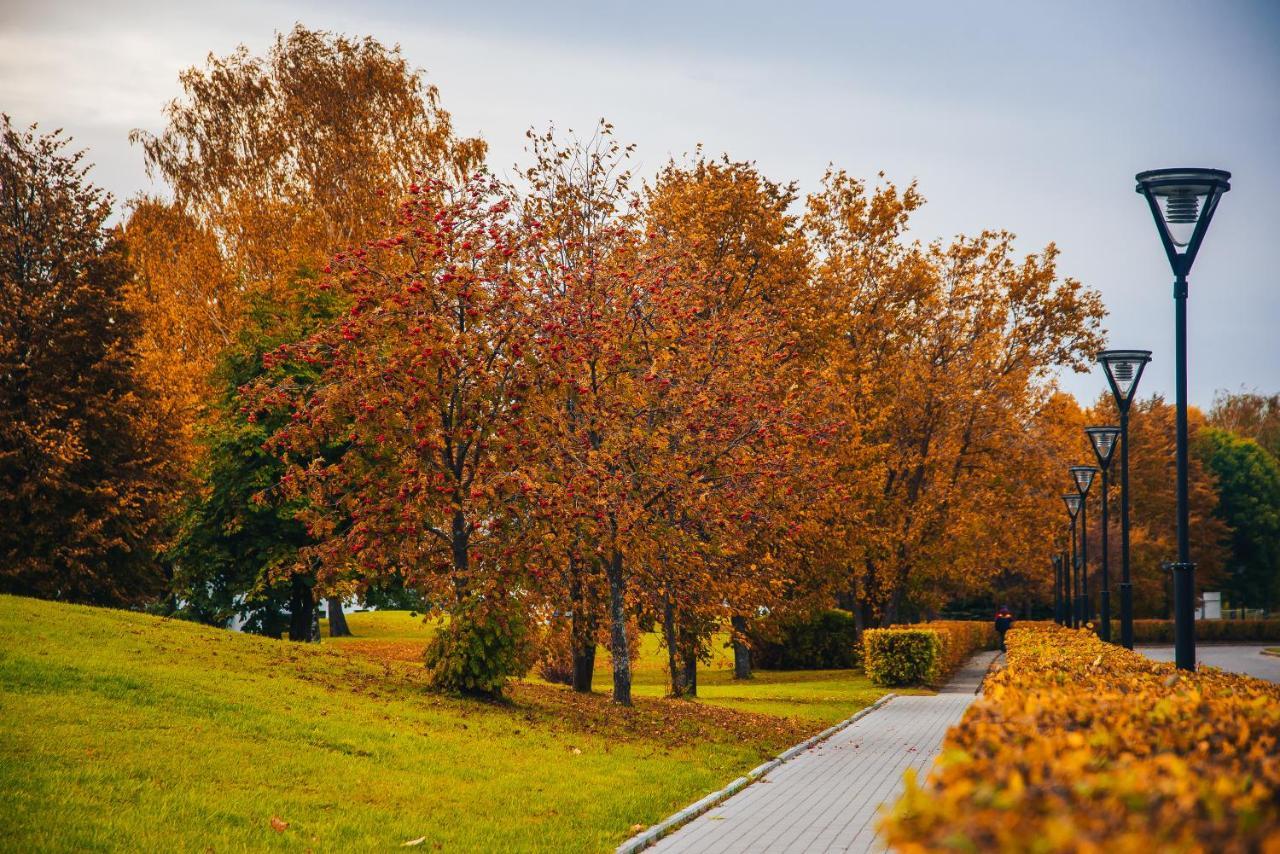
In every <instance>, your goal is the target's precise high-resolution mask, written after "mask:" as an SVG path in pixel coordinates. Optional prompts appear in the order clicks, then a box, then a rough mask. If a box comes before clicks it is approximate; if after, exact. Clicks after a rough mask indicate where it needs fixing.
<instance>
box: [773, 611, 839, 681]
mask: <svg viewBox="0 0 1280 854" xmlns="http://www.w3.org/2000/svg"><path fill="white" fill-rule="evenodd" d="M748 634H749V639H748V645H749V646H750V647H751V664H752V666H753V667H758V668H760V669H761V670H842V669H846V668H850V667H857V666H858V665H859V664H860V663H861V660H862V656H861V655H860V653H861V651H862V648H861V647H860V646H859V645H858V627H857V625H856V624H855V623H854V620H853V615H852V614H850V613H849V612H848V611H840V610H836V609H831V610H827V611H819V612H818V613H817V614H813V615H805V616H803V617H798V618H797V617H793V618H791V619H788V620H783V621H775V620H760V621H755V622H754V623H753V625H752V626H751V628H750V630H749V632H748Z"/></svg>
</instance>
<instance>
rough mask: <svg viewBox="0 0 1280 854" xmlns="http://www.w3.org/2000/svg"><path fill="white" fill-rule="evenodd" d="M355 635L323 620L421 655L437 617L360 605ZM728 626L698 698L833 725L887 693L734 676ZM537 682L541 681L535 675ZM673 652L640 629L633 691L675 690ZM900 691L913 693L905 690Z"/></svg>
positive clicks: (826, 681) (833, 678) (805, 680)
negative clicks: (669, 653) (670, 670)
mask: <svg viewBox="0 0 1280 854" xmlns="http://www.w3.org/2000/svg"><path fill="white" fill-rule="evenodd" d="M347 624H348V626H349V628H350V629H351V632H352V635H353V636H352V637H349V638H330V637H329V636H328V634H329V628H328V624H327V623H326V622H325V621H323V620H322V621H321V634H322V635H323V636H324V640H323V642H324V643H325V644H332V645H337V646H340V647H341V648H342V649H344V650H349V651H352V652H361V653H365V654H368V655H371V656H374V657H383V658H391V659H396V660H400V661H406V662H416V661H419V660H420V659H421V655H422V648H423V647H424V646H425V645H426V642H427V638H428V637H430V635H431V629H432V621H430V620H424V618H423V616H422V615H420V614H419V615H416V616H411V615H410V612H408V611H357V612H355V613H348V614H347ZM728 642H729V636H728V634H727V633H723V634H718V635H716V637H715V638H714V639H713V641H712V647H711V652H712V656H711V662H710V664H709V665H708V666H706V667H700V668H699V670H698V701H699V702H701V703H704V704H709V705H715V706H720V707H723V708H729V709H739V710H741V711H747V712H760V713H763V714H769V715H780V716H783V717H793V718H801V719H804V720H812V721H816V722H818V723H821V724H824V725H829V724H833V723H836V722H838V721H842V720H844V719H845V718H847V717H849V715H851V714H852V713H853V712H855V711H857V710H858V709H860V708H862V707H864V706H869V705H871V704H872V703H874V702H875V701H876V700H877V699H878V698H879V697H881V696H883V695H884V693H885V692H884V690H882V689H880V688H877V687H876V686H874V685H872V684H871V683H870V682H869V681H867V679H866V678H865V677H863V675H862V673H861V672H860V671H853V670H792V671H763V670H762V671H756V673H755V675H754V676H753V678H752V679H750V680H749V681H745V682H744V681H740V680H736V679H734V678H733V653H732V651H731V650H730V649H729V647H728ZM612 666H613V665H612V663H611V662H610V660H609V654H608V652H606V651H604V650H601V651H600V654H599V655H598V656H597V660H596V672H595V682H594V688H595V690H596V691H598V692H601V693H608V692H609V690H610V687H611V684H612V679H613V671H612ZM530 681H533V682H537V681H540V680H537V679H536V677H531V678H530ZM669 687H670V686H669V676H668V675H667V658H666V651H665V650H664V649H663V647H662V641H661V639H660V638H659V636H658V634H657V633H656V632H650V633H647V634H643V635H641V636H640V651H639V654H638V655H637V656H636V657H635V659H634V661H633V662H632V685H631V691H632V694H633V695H634V696H637V697H663V696H665V695H666V693H667V691H668V689H669ZM898 693H913V692H911V691H909V690H908V691H905V692H904V691H901V690H899V692H898Z"/></svg>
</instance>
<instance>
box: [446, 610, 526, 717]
mask: <svg viewBox="0 0 1280 854" xmlns="http://www.w3.org/2000/svg"><path fill="white" fill-rule="evenodd" d="M507 605H509V603H502V606H499V605H495V604H493V603H491V602H488V601H486V600H481V599H472V600H470V601H469V602H467V603H465V604H463V605H462V606H461V607H459V608H458V609H457V610H456V611H455V612H454V613H453V615H452V619H450V620H449V621H448V622H447V623H446V624H444V625H443V626H441V627H440V629H439V630H438V631H437V632H436V633H435V634H434V635H433V636H432V638H431V640H430V642H428V644H427V648H426V652H425V653H424V657H425V660H426V665H427V671H428V674H429V677H430V680H431V684H432V686H433V687H435V688H437V689H439V690H441V691H450V692H457V693H460V694H472V695H477V696H483V697H500V696H502V692H503V689H504V688H505V687H506V684H507V680H508V679H509V678H511V677H513V676H515V677H518V676H523V675H524V674H525V673H527V672H528V671H529V667H530V665H531V664H532V660H531V659H532V655H533V644H532V642H531V639H530V636H529V625H528V622H527V621H526V618H525V617H524V615H523V613H522V612H521V610H520V609H519V608H513V607H503V606H507Z"/></svg>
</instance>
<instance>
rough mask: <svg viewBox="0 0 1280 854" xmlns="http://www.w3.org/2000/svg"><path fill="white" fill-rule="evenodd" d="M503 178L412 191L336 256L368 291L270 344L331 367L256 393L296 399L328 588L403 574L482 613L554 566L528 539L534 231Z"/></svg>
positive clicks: (301, 464) (263, 398) (301, 493)
mask: <svg viewBox="0 0 1280 854" xmlns="http://www.w3.org/2000/svg"><path fill="white" fill-rule="evenodd" d="M499 190H500V187H499V185H498V184H497V183H496V182H495V181H493V180H492V179H490V178H485V177H483V176H476V177H475V178H474V179H473V180H472V181H470V182H469V183H468V184H467V185H466V186H465V188H463V189H462V190H458V191H454V190H449V189H448V188H445V187H442V186H424V187H422V188H419V189H418V192H416V193H412V192H411V196H410V198H409V199H408V200H407V201H406V202H405V203H404V204H403V205H402V206H401V208H400V212H399V216H398V218H397V221H396V223H395V227H394V229H392V230H391V232H390V233H389V234H388V235H387V236H385V237H383V238H380V239H378V240H376V241H373V242H371V243H370V244H368V245H367V246H366V247H364V248H360V249H356V250H353V251H351V252H348V253H342V254H340V255H339V256H336V258H335V261H334V264H333V266H332V268H331V271H330V275H331V276H332V277H334V278H333V279H332V281H333V286H334V287H339V288H341V289H342V290H343V291H344V292H346V293H348V294H349V299H350V301H351V305H350V308H349V309H348V310H346V311H345V312H344V313H343V314H342V315H341V316H340V317H339V318H338V319H337V320H336V321H335V322H333V323H331V324H328V325H326V326H324V327H322V328H321V329H319V330H318V331H317V332H316V333H315V334H313V335H311V336H309V337H307V338H305V339H304V340H302V341H301V342H299V343H296V344H291V345H286V346H283V347H281V348H280V349H279V350H277V351H276V352H275V353H274V354H271V355H269V356H268V357H267V359H266V364H267V365H268V366H269V367H270V366H272V365H275V364H277V363H279V362H283V361H289V362H296V363H301V364H309V365H314V366H315V369H316V371H317V373H318V376H317V378H316V380H315V382H314V384H307V385H305V386H297V385H295V384H293V383H291V382H288V381H285V382H282V383H274V384H272V383H265V384H261V385H259V386H258V388H257V390H256V392H255V401H256V403H255V406H256V407H257V408H258V410H259V411H260V412H263V413H269V412H271V411H273V410H274V409H275V408H276V407H279V406H282V405H284V406H289V407H291V408H292V415H291V416H290V418H289V423H287V424H286V425H285V426H284V427H282V428H281V429H280V430H278V431H277V432H276V434H275V436H274V437H273V439H272V445H273V447H275V448H277V449H278V450H279V452H280V453H281V454H282V455H283V456H284V458H285V459H286V461H287V463H288V470H287V471H286V473H285V475H284V476H283V478H282V481H281V482H282V486H283V489H284V492H285V494H286V495H287V496H289V497H291V498H296V499H301V500H303V504H302V507H301V509H300V512H299V518H300V519H302V520H303V521H304V523H305V524H306V529H307V533H308V535H309V536H310V537H311V538H313V539H314V541H315V544H314V545H312V546H308V547H306V548H303V549H301V550H300V557H301V559H302V561H304V566H307V565H310V562H314V565H315V566H316V568H317V571H318V576H317V577H318V583H319V585H320V586H321V587H323V588H326V589H341V588H344V587H346V588H347V589H350V587H351V586H352V585H354V584H359V583H363V582H365V581H367V580H370V579H385V578H387V577H388V576H391V575H394V574H400V575H402V577H403V578H404V580H405V582H406V584H407V585H408V586H410V587H413V588H416V589H419V590H422V591H424V592H426V593H427V594H428V595H429V596H431V597H433V598H435V599H436V600H437V601H439V602H441V603H443V605H444V606H445V607H447V608H448V609H449V610H451V611H452V612H454V613H455V614H473V613H474V610H475V608H474V606H475V603H476V602H481V601H483V602H487V603H489V605H492V606H494V607H498V606H500V605H501V603H504V602H506V601H507V600H508V598H509V597H510V596H512V595H514V594H516V593H517V592H519V591H520V590H521V589H522V588H523V587H524V586H526V584H525V582H524V581H523V580H522V579H524V578H526V576H525V575H523V573H534V574H536V573H537V572H538V566H537V565H536V563H534V562H533V561H530V560H528V559H522V558H523V556H524V555H526V554H527V553H528V552H525V551H517V550H515V549H514V548H513V546H514V544H515V543H516V542H518V541H519V539H520V538H521V537H522V536H523V534H524V530H525V526H524V525H523V524H522V522H521V513H520V510H521V507H522V502H523V496H524V494H525V493H526V492H527V489H528V485H529V483H530V478H529V475H528V473H527V472H526V471H525V470H524V468H523V466H522V462H521V456H522V448H524V447H527V446H528V444H529V440H528V438H527V435H526V430H525V429H524V415H523V413H522V409H523V407H524V399H525V397H526V396H527V394H528V391H529V388H530V386H531V371H532V362H531V361H530V353H531V342H530V330H531V329H532V324H531V323H530V321H529V315H528V312H529V310H530V293H529V292H530V286H529V283H528V282H527V280H526V277H525V273H524V269H523V265H522V264H521V263H520V261H521V258H522V255H523V253H524V252H525V244H526V242H527V241H526V239H525V235H524V233H523V232H522V231H520V230H519V229H517V228H516V227H515V226H514V224H513V223H512V221H511V214H510V212H509V204H508V202H507V200H506V199H505V198H504V197H503V195H502V194H501V193H500V192H499ZM335 446H341V450H340V452H338V453H336V454H330V453H324V452H323V449H325V448H331V447H335ZM486 607H487V606H486ZM499 675H500V676H505V675H506V674H499Z"/></svg>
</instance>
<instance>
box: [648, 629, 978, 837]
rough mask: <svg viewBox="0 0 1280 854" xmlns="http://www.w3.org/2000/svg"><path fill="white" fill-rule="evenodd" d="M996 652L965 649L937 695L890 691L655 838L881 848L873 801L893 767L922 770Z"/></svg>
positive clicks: (890, 786)
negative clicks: (961, 663) (966, 655)
mask: <svg viewBox="0 0 1280 854" xmlns="http://www.w3.org/2000/svg"><path fill="white" fill-rule="evenodd" d="M996 655H997V653H994V652H986V653H980V654H978V655H976V656H974V658H973V659H971V660H970V661H969V663H968V664H967V665H965V667H964V668H962V669H961V670H960V672H959V673H957V674H956V675H955V676H954V677H952V679H951V681H950V682H948V683H947V685H946V687H944V688H943V689H942V690H941V691H939V692H938V693H937V694H935V695H932V696H927V697H895V698H893V699H892V700H890V701H889V702H887V703H885V704H884V705H883V706H881V707H880V708H878V709H876V710H875V711H873V712H871V713H870V714H868V715H866V716H864V717H862V718H860V719H859V720H857V721H854V723H852V724H851V725H849V726H848V727H846V728H845V729H843V730H841V731H840V732H838V733H836V734H835V735H834V736H832V737H831V738H829V739H827V740H826V741H824V742H822V743H821V744H817V745H815V746H813V747H811V748H809V749H808V750H806V751H805V752H804V753H802V754H800V755H799V756H797V757H795V758H794V759H792V760H791V761H790V762H786V763H784V764H783V765H781V766H779V767H778V768H776V769H774V770H773V771H772V772H770V773H769V774H768V776H766V777H764V778H763V779H762V780H760V781H758V782H756V783H754V784H753V785H751V786H748V787H747V788H745V789H743V790H742V791H741V792H738V793H737V794H736V795H734V796H733V797H731V798H729V799H728V800H726V801H724V802H723V803H721V804H720V805H719V806H717V807H715V808H713V809H711V810H708V811H707V812H705V813H703V814H702V815H701V816H699V817H698V818H696V819H694V820H693V821H691V822H689V823H688V824H686V825H685V826H684V827H682V828H680V829H679V830H677V831H675V832H674V833H673V834H671V835H670V836H668V837H666V838H664V839H662V840H659V841H658V842H657V844H655V845H654V846H653V847H652V848H651V849H650V850H652V851H655V852H663V854H693V852H697V854H754V852H761V854H764V852H768V854H774V852H779V854H782V853H783V852H785V854H812V853H813V852H828V851H830V852H849V851H859V852H860V851H883V850H884V843H883V842H882V841H881V840H880V839H879V837H878V836H877V834H876V832H875V825H876V819H877V818H878V817H879V810H880V807H881V805H883V804H887V803H892V802H893V801H894V800H895V799H896V798H897V797H898V795H899V793H900V792H901V791H902V772H903V771H905V770H906V769H907V768H915V769H917V771H918V772H919V773H920V774H921V775H923V774H924V773H925V772H926V771H927V770H928V768H929V765H930V763H932V762H933V759H934V757H935V756H937V755H938V752H939V750H940V749H941V747H942V739H943V736H945V735H946V732H947V729H948V728H949V727H950V726H951V725H952V724H955V723H956V722H958V721H959V720H960V716H961V715H962V714H964V710H965V709H966V708H968V707H969V704H970V703H971V702H973V698H974V694H975V693H976V692H977V690H978V688H979V687H980V686H981V684H982V677H983V675H984V674H985V673H986V672H987V668H988V667H990V665H991V663H992V661H993V660H994V659H995V657H996Z"/></svg>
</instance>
